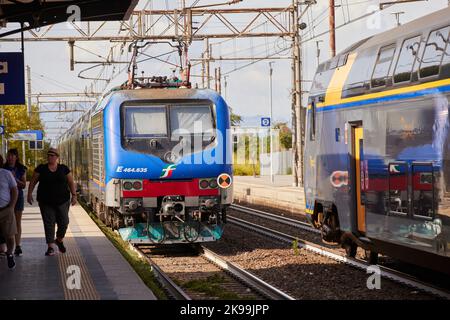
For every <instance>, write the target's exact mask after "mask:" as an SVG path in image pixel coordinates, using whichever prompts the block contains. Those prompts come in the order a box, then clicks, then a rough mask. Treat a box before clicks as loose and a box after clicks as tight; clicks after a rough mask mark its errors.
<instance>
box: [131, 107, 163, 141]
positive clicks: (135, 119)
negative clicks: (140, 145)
mask: <svg viewBox="0 0 450 320" xmlns="http://www.w3.org/2000/svg"><path fill="white" fill-rule="evenodd" d="M150 124H151V125H150ZM125 136H126V137H127V138H140V137H141V138H142V137H154V136H160V137H161V136H167V116H166V108H165V107H163V106H127V107H126V108H125Z"/></svg>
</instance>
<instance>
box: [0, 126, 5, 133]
mask: <svg viewBox="0 0 450 320" xmlns="http://www.w3.org/2000/svg"><path fill="white" fill-rule="evenodd" d="M4 133H5V126H0V135H3V134H4Z"/></svg>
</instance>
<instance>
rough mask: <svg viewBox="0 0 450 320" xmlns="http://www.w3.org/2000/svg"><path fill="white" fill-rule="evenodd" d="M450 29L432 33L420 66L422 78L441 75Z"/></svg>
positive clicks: (446, 28)
mask: <svg viewBox="0 0 450 320" xmlns="http://www.w3.org/2000/svg"><path fill="white" fill-rule="evenodd" d="M449 30H450V27H445V28H442V29H439V30H435V31H432V32H431V33H430V35H429V36H428V41H427V44H426V47H425V51H424V53H423V57H422V61H421V64H420V71H419V75H420V78H426V77H431V76H435V75H438V74H439V68H440V65H441V61H442V57H443V56H444V52H445V47H446V44H447V41H448V37H449Z"/></svg>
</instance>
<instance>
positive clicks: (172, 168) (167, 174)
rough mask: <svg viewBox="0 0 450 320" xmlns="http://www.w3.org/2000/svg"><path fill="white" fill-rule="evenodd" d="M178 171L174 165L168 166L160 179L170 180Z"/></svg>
mask: <svg viewBox="0 0 450 320" xmlns="http://www.w3.org/2000/svg"><path fill="white" fill-rule="evenodd" d="M176 169H177V166H176V165H174V164H171V165H168V166H167V167H165V168H164V169H163V170H162V172H161V176H160V178H162V179H164V178H170V177H171V176H172V173H173V172H174V171H175V170H176Z"/></svg>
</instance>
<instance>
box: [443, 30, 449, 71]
mask: <svg viewBox="0 0 450 320" xmlns="http://www.w3.org/2000/svg"><path fill="white" fill-rule="evenodd" d="M441 76H442V77H443V78H449V77H450V34H449V36H448V39H447V45H446V48H445V54H444V58H443V59H442V64H441Z"/></svg>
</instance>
